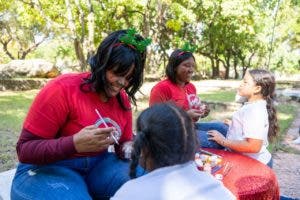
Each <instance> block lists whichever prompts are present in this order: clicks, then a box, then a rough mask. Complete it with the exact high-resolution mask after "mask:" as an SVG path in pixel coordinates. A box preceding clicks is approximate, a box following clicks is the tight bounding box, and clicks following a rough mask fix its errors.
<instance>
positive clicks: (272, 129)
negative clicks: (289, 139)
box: [249, 69, 279, 141]
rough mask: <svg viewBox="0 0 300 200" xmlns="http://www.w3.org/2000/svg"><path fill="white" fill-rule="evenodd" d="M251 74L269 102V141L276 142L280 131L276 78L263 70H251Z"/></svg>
mask: <svg viewBox="0 0 300 200" xmlns="http://www.w3.org/2000/svg"><path fill="white" fill-rule="evenodd" d="M249 74H250V75H251V77H252V78H253V80H254V82H255V83H256V85H257V86H260V87H261V94H262V96H263V98H264V99H265V100H266V101H267V111H268V116H269V131H268V139H269V140H270V141H274V139H275V138H276V136H277V135H278V131H279V125H278V120H277V114H276V109H275V106H274V98H275V85H276V83H275V78H274V76H273V74H272V73H270V72H269V71H267V70H263V69H253V70H249Z"/></svg>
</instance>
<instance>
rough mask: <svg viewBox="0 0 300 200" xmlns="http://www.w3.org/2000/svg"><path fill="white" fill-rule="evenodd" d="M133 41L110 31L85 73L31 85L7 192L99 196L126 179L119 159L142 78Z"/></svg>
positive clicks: (130, 33) (129, 33)
mask: <svg viewBox="0 0 300 200" xmlns="http://www.w3.org/2000/svg"><path fill="white" fill-rule="evenodd" d="M126 37H131V38H132V40H133V41H134V42H135V43H134V44H130V43H128V42H126V41H127V40H126ZM141 41H145V40H144V39H143V38H142V37H141V36H140V35H138V34H136V33H135V31H134V30H120V31H116V32H113V33H111V34H110V35H108V37H106V38H105V39H104V40H103V42H102V43H101V44H100V46H99V47H98V50H97V53H96V55H94V56H93V57H92V58H91V59H90V66H91V72H85V73H77V74H66V75H62V76H60V77H58V78H56V79H54V80H52V81H50V82H49V83H48V84H47V85H46V86H45V87H44V88H43V89H42V90H41V91H40V92H39V94H38V95H37V96H36V98H35V100H34V101H33V103H32V105H31V108H30V110H29V112H28V115H27V117H26V119H25V121H24V124H23V129H22V132H21V135H20V138H19V140H18V143H17V153H18V158H19V161H20V163H19V165H18V167H17V172H16V175H15V177H14V180H13V183H12V189H11V199H103V198H109V197H111V196H112V195H113V194H114V193H115V192H116V191H117V189H118V188H119V187H121V185H122V184H124V183H125V182H126V181H127V180H129V175H128V170H129V163H128V161H125V160H122V159H120V158H123V157H122V155H123V154H122V149H123V146H124V145H125V144H128V143H130V142H131V140H132V112H131V106H130V102H133V103H135V97H134V95H135V93H136V91H137V90H138V89H139V88H140V87H141V84H142V80H143V70H144V66H145V59H146V45H145V46H144V48H140V47H139V48H138V45H137V44H138V43H140V42H141ZM147 41H148V40H147ZM146 43H147V42H146ZM110 145H114V147H115V151H116V154H115V153H112V152H108V147H109V146H110ZM138 173H139V172H138Z"/></svg>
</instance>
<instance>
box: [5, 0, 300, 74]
mask: <svg viewBox="0 0 300 200" xmlns="http://www.w3.org/2000/svg"><path fill="white" fill-rule="evenodd" d="M37 2H38V3H37ZM66 2H68V1H65V0H39V1H23V0H11V1H4V0H1V4H0V19H1V20H0V28H1V29H0V30H1V36H0V39H1V43H2V45H0V47H2V54H5V55H6V57H5V58H4V60H5V61H6V60H7V58H9V59H16V58H21V59H24V58H27V56H29V57H30V58H32V57H35V56H36V57H40V56H43V57H47V54H49V52H48V51H47V50H46V49H47V48H44V46H42V45H39V44H38V43H39V41H41V40H42V42H44V43H45V44H46V45H51V43H52V42H49V41H50V40H54V41H59V40H61V39H62V38H63V40H68V41H70V43H72V45H73V48H74V50H73V51H72V52H71V51H70V50H68V49H69V48H70V47H69V44H67V47H63V49H62V48H55V49H52V50H51V51H56V52H53V53H52V52H51V53H50V55H51V57H53V56H52V55H62V54H64V55H65V56H67V57H68V56H70V58H69V59H73V58H74V55H75V59H77V60H78V61H80V62H86V60H88V56H90V55H91V54H92V53H93V52H95V51H96V46H98V44H99V43H100V42H101V41H102V40H103V38H104V37H106V36H107V34H109V33H111V32H112V31H115V30H118V29H128V28H129V27H134V28H136V29H137V30H139V32H142V35H143V36H145V37H151V39H152V41H153V42H152V45H151V48H149V51H148V54H149V55H148V58H149V61H147V62H148V63H147V72H152V73H153V72H157V71H161V70H159V67H160V66H165V65H166V62H167V59H168V52H169V51H171V50H173V49H175V48H178V46H180V45H179V44H180V42H181V41H189V42H190V43H191V44H193V45H195V46H197V47H198V49H197V52H195V54H199V55H201V56H203V59H204V60H205V61H204V62H206V63H209V64H208V65H207V66H209V67H210V70H209V71H211V72H212V73H215V74H214V75H216V77H218V76H219V75H220V73H219V71H220V70H222V69H225V71H226V72H233V71H235V73H238V71H244V70H246V69H247V68H251V67H254V68H257V67H269V69H272V70H277V71H281V72H286V73H299V71H300V70H299V58H298V56H297V55H298V54H297V53H298V51H299V48H300V47H299V38H300V14H299V13H300V6H299V1H297V0H286V1H284V2H283V1H279V4H277V3H278V0H268V1H265V0H264V1H261V0H240V1H236V0H215V1H210V0H201V1H199V0H176V1H171V0H163V1H151V0H146V1H145V0H138V1H136V0H103V1H97V0H91V1H82V0H79V1H70V5H67V4H66ZM89 2H90V3H91V4H89ZM68 11H70V13H69V12H68ZM69 14H70V15H71V18H70V15H69ZM275 14H276V19H275ZM72 24H73V25H74V30H73V29H72V28H71V27H72ZM273 30H274V37H273ZM5 45H6V46H5ZM35 45H37V46H35ZM49 49H50V48H48V50H49ZM65 50H67V51H68V52H64V51H65ZM27 51H29V52H33V53H28V52H27ZM34 51H38V52H34ZM75 52H76V53H75ZM54 57H55V56H54ZM269 58H270V59H269ZM51 59H52V58H50V60H51ZM2 60H3V59H2ZM48 60H49V59H48ZM201 62H202V60H201ZM268 63H270V65H269V66H266V65H268ZM162 71H164V70H162ZM228 74H229V73H228ZM237 75H238V74H235V78H236V77H238V76H237ZM225 78H229V77H225Z"/></svg>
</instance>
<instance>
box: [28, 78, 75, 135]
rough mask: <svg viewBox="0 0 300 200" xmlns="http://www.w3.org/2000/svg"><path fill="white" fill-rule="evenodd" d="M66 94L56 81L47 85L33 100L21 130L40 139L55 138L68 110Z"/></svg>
mask: <svg viewBox="0 0 300 200" xmlns="http://www.w3.org/2000/svg"><path fill="white" fill-rule="evenodd" d="M66 92H67V91H66V90H64V88H63V87H62V86H61V85H60V84H59V83H58V82H57V81H52V82H50V83H49V84H47V85H46V86H45V87H44V88H43V89H42V90H41V91H40V92H39V94H38V95H37V96H36V98H35V99H34V101H33V103H32V105H31V107H30V109H29V112H28V114H27V117H26V119H25V121H24V124H23V128H24V129H26V130H28V131H29V132H31V133H33V134H34V135H37V136H39V137H42V138H48V139H51V138H55V137H56V135H57V134H58V132H59V129H60V128H61V127H62V126H63V124H64V123H65V121H66V119H67V117H68V114H69V110H70V109H69V108H68V99H67V98H66V95H65V93H66Z"/></svg>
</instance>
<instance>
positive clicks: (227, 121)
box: [223, 119, 232, 126]
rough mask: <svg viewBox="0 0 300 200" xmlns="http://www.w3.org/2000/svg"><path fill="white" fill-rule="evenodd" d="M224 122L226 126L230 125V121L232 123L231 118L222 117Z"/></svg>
mask: <svg viewBox="0 0 300 200" xmlns="http://www.w3.org/2000/svg"><path fill="white" fill-rule="evenodd" d="M223 122H224V124H227V125H228V126H230V125H231V123H232V120H230V119H224V121H223Z"/></svg>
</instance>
